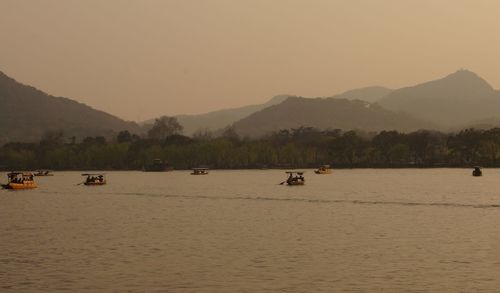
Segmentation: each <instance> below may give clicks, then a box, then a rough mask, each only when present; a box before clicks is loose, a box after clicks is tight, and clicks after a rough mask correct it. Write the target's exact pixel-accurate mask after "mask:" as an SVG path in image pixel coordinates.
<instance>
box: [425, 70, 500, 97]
mask: <svg viewBox="0 0 500 293" xmlns="http://www.w3.org/2000/svg"><path fill="white" fill-rule="evenodd" d="M426 84H438V85H440V86H442V87H447V88H451V87H453V88H455V89H464V90H466V91H467V92H470V93H476V92H488V91H493V90H494V89H493V87H492V86H491V85H490V84H489V83H488V82H487V81H486V80H484V79H483V78H482V77H480V76H479V75H477V74H476V73H474V72H472V71H470V70H467V69H460V70H457V71H455V72H454V73H452V74H449V75H447V76H445V77H443V78H441V79H438V80H435V81H431V82H428V83H426Z"/></svg>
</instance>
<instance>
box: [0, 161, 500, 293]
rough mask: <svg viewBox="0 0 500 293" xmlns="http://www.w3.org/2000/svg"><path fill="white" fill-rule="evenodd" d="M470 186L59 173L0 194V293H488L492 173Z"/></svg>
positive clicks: (426, 173) (273, 175)
mask: <svg viewBox="0 0 500 293" xmlns="http://www.w3.org/2000/svg"><path fill="white" fill-rule="evenodd" d="M470 174H471V170H469V169H421V170H417V169H413V170H412V169H404V170H369V169H367V170H334V172H333V174H331V175H315V174H313V172H312V171H308V172H307V173H306V185H305V186H295V187H287V186H282V185H278V183H280V182H282V181H283V180H284V179H285V174H284V173H283V171H278V170H252V171H211V173H210V175H208V176H190V175H189V172H188V171H175V172H168V173H143V172H108V174H107V175H108V185H106V186H97V187H86V186H82V185H80V186H77V185H76V184H77V183H79V182H81V176H79V173H77V172H58V173H56V176H54V177H38V178H37V181H38V184H39V186H40V187H39V188H38V189H36V190H30V191H7V190H1V191H0V235H1V236H0V237H1V238H0V291H1V292H57V291H71V292H336V291H355V292H367V291H377V292H380V291H384V292H388V291H389V292H401V291H412V292H419V291H423V292H426V291H434V292H443V291H450V292H476V291H491V292H493V291H498V290H499V288H500V170H496V169H485V170H484V172H483V174H484V176H483V177H479V178H477V177H472V176H471V175H470ZM0 175H1V176H2V177H1V179H0V181H1V182H4V181H5V179H6V176H5V173H2V174H0Z"/></svg>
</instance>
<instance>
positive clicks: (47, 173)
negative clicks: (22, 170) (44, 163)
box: [33, 170, 54, 176]
mask: <svg viewBox="0 0 500 293" xmlns="http://www.w3.org/2000/svg"><path fill="white" fill-rule="evenodd" d="M33 175H35V176H54V174H53V173H52V171H51V170H36V171H35V173H34V174H33Z"/></svg>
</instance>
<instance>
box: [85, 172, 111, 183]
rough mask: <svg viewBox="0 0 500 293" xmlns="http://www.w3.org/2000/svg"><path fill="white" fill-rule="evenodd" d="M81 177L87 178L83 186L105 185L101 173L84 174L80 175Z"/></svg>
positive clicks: (104, 178)
mask: <svg viewBox="0 0 500 293" xmlns="http://www.w3.org/2000/svg"><path fill="white" fill-rule="evenodd" d="M82 176H87V178H86V179H85V181H84V182H83V184H84V185H87V186H93V185H105V184H106V177H105V176H104V174H102V173H95V174H92V173H85V174H82ZM80 184H81V183H80Z"/></svg>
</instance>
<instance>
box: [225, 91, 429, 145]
mask: <svg viewBox="0 0 500 293" xmlns="http://www.w3.org/2000/svg"><path fill="white" fill-rule="evenodd" d="M301 126H304V127H313V128H317V129H344V130H364V131H381V130H392V129H396V130H399V131H405V132H408V131H414V130H418V129H420V128H433V127H434V125H432V124H431V123H426V122H424V121H422V120H420V119H417V118H413V117H411V116H409V115H407V114H405V113H397V112H392V111H389V110H386V109H384V108H382V107H381V106H379V105H378V104H376V103H374V104H372V103H368V102H366V101H361V100H352V101H350V100H347V99H338V98H315V99H311V98H299V97H290V98H288V99H286V100H285V101H284V102H282V103H280V104H277V105H274V106H270V107H268V108H265V109H263V110H261V111H258V112H255V113H253V114H251V115H249V116H248V117H246V118H243V119H241V120H239V121H238V122H236V123H234V124H233V128H234V130H235V131H236V132H237V133H238V134H240V135H242V136H248V137H259V136H262V135H266V134H270V133H272V132H275V131H278V130H280V129H291V128H299V127H301Z"/></svg>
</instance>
